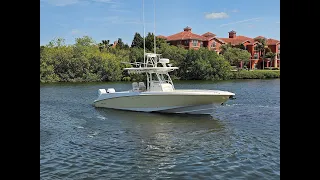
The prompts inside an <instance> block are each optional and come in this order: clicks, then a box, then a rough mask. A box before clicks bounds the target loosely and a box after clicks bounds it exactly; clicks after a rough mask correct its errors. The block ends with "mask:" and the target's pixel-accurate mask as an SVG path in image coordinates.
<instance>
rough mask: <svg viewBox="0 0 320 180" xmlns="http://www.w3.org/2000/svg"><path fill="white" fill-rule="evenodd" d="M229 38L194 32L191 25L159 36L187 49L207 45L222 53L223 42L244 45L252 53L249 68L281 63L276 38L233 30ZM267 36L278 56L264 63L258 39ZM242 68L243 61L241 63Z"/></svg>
mask: <svg viewBox="0 0 320 180" xmlns="http://www.w3.org/2000/svg"><path fill="white" fill-rule="evenodd" d="M228 33H229V36H228V37H227V38H223V37H216V35H215V34H213V33H211V32H206V33H204V34H202V35H198V34H195V33H193V32H192V28H191V27H188V26H187V27H185V28H184V29H183V31H182V32H179V33H176V34H173V35H170V36H163V35H159V36H157V37H159V38H163V39H165V40H166V41H167V42H168V43H169V44H171V45H174V46H182V47H184V48H185V49H199V48H200V47H205V48H208V49H210V50H213V51H216V52H217V53H218V54H219V53H220V51H221V50H220V46H221V45H223V44H230V45H231V46H233V47H235V46H239V45H241V44H242V45H243V47H244V49H245V50H247V51H248V52H249V53H250V54H251V59H250V63H248V68H250V69H262V67H263V65H262V64H264V67H279V65H280V41H279V40H276V39H267V38H265V37H263V36H258V37H256V38H250V37H247V36H241V35H240V36H237V32H236V31H234V30H232V31H230V32H228ZM259 38H265V39H266V43H267V46H268V48H269V49H270V51H271V52H273V53H276V57H275V58H274V60H273V61H272V60H271V59H268V58H265V59H264V61H265V62H264V63H263V58H262V54H261V52H259V50H258V48H257V45H258V44H259V42H258V41H257V39H259ZM240 68H242V63H240Z"/></svg>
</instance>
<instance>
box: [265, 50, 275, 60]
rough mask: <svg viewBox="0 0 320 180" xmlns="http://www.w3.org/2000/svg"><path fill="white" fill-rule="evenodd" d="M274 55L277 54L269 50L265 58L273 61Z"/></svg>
mask: <svg viewBox="0 0 320 180" xmlns="http://www.w3.org/2000/svg"><path fill="white" fill-rule="evenodd" d="M276 56H277V54H276V53H273V52H271V51H270V52H267V53H266V58H270V59H271V61H274V59H275V57H276Z"/></svg>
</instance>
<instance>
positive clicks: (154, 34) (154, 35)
mask: <svg viewBox="0 0 320 180" xmlns="http://www.w3.org/2000/svg"><path fill="white" fill-rule="evenodd" d="M153 8H154V33H153V38H154V43H153V44H154V53H155V54H156V49H157V47H156V0H153Z"/></svg>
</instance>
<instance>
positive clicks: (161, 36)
mask: <svg viewBox="0 0 320 180" xmlns="http://www.w3.org/2000/svg"><path fill="white" fill-rule="evenodd" d="M157 37H158V38H162V39H167V37H166V36H163V35H159V36H157Z"/></svg>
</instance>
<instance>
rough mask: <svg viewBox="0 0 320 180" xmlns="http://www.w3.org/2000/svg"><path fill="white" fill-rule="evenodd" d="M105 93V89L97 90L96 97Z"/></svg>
mask: <svg viewBox="0 0 320 180" xmlns="http://www.w3.org/2000/svg"><path fill="white" fill-rule="evenodd" d="M104 93H107V92H106V90H105V89H99V90H98V95H99V96H100V95H101V94H104Z"/></svg>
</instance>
